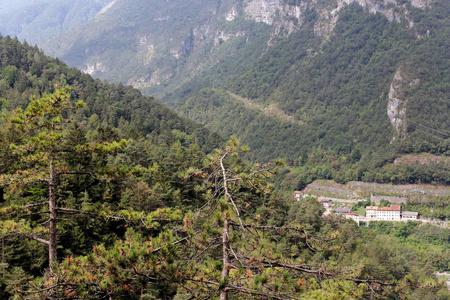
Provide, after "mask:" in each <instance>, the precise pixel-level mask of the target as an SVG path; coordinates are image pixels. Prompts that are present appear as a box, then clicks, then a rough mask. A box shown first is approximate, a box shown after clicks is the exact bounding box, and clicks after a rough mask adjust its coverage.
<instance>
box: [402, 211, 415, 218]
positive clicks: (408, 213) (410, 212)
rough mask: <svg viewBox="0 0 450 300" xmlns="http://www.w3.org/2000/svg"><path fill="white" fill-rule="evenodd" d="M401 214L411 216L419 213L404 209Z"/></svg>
mask: <svg viewBox="0 0 450 300" xmlns="http://www.w3.org/2000/svg"><path fill="white" fill-rule="evenodd" d="M402 215H403V216H411V217H417V216H418V215H419V213H418V212H416V211H404V212H402Z"/></svg>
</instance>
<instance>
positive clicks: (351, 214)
mask: <svg viewBox="0 0 450 300" xmlns="http://www.w3.org/2000/svg"><path fill="white" fill-rule="evenodd" d="M342 214H343V215H347V216H358V217H359V216H360V215H358V214H355V213H352V212H350V213H342Z"/></svg>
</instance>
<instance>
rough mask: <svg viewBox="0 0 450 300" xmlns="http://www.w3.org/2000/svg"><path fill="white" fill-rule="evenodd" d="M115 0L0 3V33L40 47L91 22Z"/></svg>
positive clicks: (7, 1)
mask: <svg viewBox="0 0 450 300" xmlns="http://www.w3.org/2000/svg"><path fill="white" fill-rule="evenodd" d="M112 2H114V1H112V0H77V1H73V0H51V1H50V0H14V1H11V0H0V8H1V10H0V32H1V33H2V34H3V35H10V36H17V37H18V38H19V39H20V40H27V41H28V42H29V43H31V44H40V43H41V42H43V41H44V40H47V39H49V38H51V37H53V36H55V35H58V34H61V33H64V32H66V31H68V30H70V29H72V28H76V27H78V26H80V25H82V24H84V23H86V22H87V21H89V20H91V19H92V18H93V17H95V16H96V15H97V14H99V13H100V12H101V10H102V9H104V8H105V7H106V6H107V5H108V4H110V3H112Z"/></svg>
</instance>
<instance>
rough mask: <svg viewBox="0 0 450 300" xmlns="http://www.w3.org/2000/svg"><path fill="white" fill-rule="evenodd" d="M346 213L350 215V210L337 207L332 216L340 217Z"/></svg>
mask: <svg viewBox="0 0 450 300" xmlns="http://www.w3.org/2000/svg"><path fill="white" fill-rule="evenodd" d="M347 213H350V208H345V207H344V208H342V207H338V208H336V209H335V211H334V214H335V215H336V216H339V215H341V214H347Z"/></svg>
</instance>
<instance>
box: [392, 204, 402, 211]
mask: <svg viewBox="0 0 450 300" xmlns="http://www.w3.org/2000/svg"><path fill="white" fill-rule="evenodd" d="M391 210H395V211H397V210H398V211H401V210H402V206H401V205H398V204H394V205H391Z"/></svg>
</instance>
